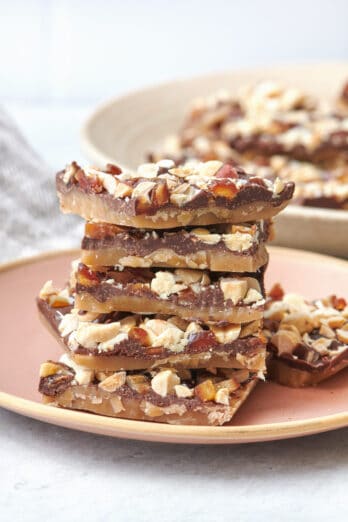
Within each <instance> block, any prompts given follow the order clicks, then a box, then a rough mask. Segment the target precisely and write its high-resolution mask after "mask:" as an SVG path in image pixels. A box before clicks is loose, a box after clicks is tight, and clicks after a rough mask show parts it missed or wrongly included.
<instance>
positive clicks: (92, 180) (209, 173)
mask: <svg viewBox="0 0 348 522" xmlns="http://www.w3.org/2000/svg"><path fill="white" fill-rule="evenodd" d="M57 191H58V196H59V199H60V204H61V209H62V211H63V212H72V213H76V214H79V215H80V216H82V217H84V218H85V219H87V220H91V219H93V220H96V221H104V222H107V223H112V224H116V225H121V226H130V227H135V228H151V229H154V228H155V229H160V228H175V227H182V226H189V225H202V226H205V225H209V224H215V223H237V224H238V223H243V222H245V221H258V220H261V219H270V218H271V217H273V216H274V215H276V214H278V213H279V212H280V211H281V210H282V209H283V208H284V207H285V206H286V205H287V204H288V202H289V201H290V199H291V197H292V194H293V191H294V184H293V183H283V182H280V181H279V180H278V182H277V183H276V184H275V183H273V182H272V181H270V180H262V179H260V178H257V177H255V176H253V175H249V174H246V173H245V172H244V170H243V169H241V168H239V167H232V166H231V165H230V164H223V163H222V162H220V161H208V162H206V163H198V162H194V163H191V164H186V165H185V166H181V167H176V166H175V165H174V162H173V161H171V160H162V161H160V162H158V163H146V164H144V165H141V166H140V167H139V168H138V170H137V172H130V171H125V170H122V169H121V168H119V167H117V166H115V165H108V166H107V167H106V169H104V170H99V169H96V168H86V169H82V168H81V167H79V166H78V165H77V164H76V163H72V164H71V165H69V166H68V167H67V168H66V169H65V170H64V171H62V172H59V173H58V174H57Z"/></svg>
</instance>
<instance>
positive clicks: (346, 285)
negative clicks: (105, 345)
mask: <svg viewBox="0 0 348 522" xmlns="http://www.w3.org/2000/svg"><path fill="white" fill-rule="evenodd" d="M77 256H78V253H77V252H60V253H57V252H53V253H51V254H46V255H42V256H38V257H34V258H31V259H27V260H24V261H19V262H16V263H10V264H8V265H3V266H2V267H0V295H1V299H0V317H1V321H2V323H1V345H0V350H1V364H0V407H1V406H2V407H3V408H7V409H9V410H12V411H15V412H17V413H20V414H22V415H27V416H28V417H33V418H35V419H39V420H42V421H45V422H49V423H51V424H57V425H59V426H65V427H67V428H72V429H76V430H82V431H89V432H92V433H99V434H102V435H110V436H113V437H123V438H130V439H141V440H153V441H159V442H183V443H190V444H193V443H203V442H204V443H209V444H234V443H239V442H254V441H266V440H276V439H284V438H289V437H299V436H303V435H309V434H312V433H320V432H323V431H328V430H333V429H336V428H340V427H343V426H348V379H347V377H348V370H347V371H343V372H341V373H340V374H338V375H337V376H336V377H334V378H332V379H330V380H328V381H327V382H325V383H323V384H321V385H319V386H317V387H316V388H307V389H299V390H295V389H291V388H285V387H283V386H279V385H276V384H272V383H260V384H258V386H257V387H256V389H255V390H254V391H253V392H252V394H251V395H250V397H249V398H248V400H247V401H246V403H245V404H244V405H243V406H242V408H241V409H240V410H239V412H238V413H237V415H236V416H235V417H234V419H233V422H232V423H231V424H230V425H225V426H220V427H201V426H169V425H166V424H157V423H151V422H139V421H128V420H123V419H112V418H108V417H99V416H96V415H91V414H89V413H82V412H75V411H68V410H63V409H58V408H53V407H50V406H46V405H43V404H41V397H40V395H39V393H38V391H37V386H38V369H39V365H40V363H41V362H42V361H44V360H46V359H55V358H58V357H59V356H60V354H61V347H60V346H59V344H58V343H57V342H56V340H55V339H53V337H52V336H51V335H50V334H49V333H48V332H47V331H46V329H45V328H44V327H43V326H42V324H41V322H40V321H39V318H38V314H37V311H36V306H35V295H37V293H38V291H39V288H40V287H41V286H42V284H43V282H44V281H46V280H47V279H53V280H54V282H55V283H56V284H57V285H58V284H64V282H65V281H66V279H67V274H68V272H69V265H70V262H71V260H72V259H74V258H76V257H77ZM276 281H282V283H283V284H284V286H285V288H286V289H287V290H289V291H294V292H302V293H303V294H304V295H305V296H307V297H308V298H314V297H317V296H324V295H328V294H330V293H332V292H334V293H337V294H341V295H348V262H347V261H339V260H337V259H334V258H329V257H325V256H320V255H317V254H310V253H307V252H301V251H296V250H289V249H283V248H270V265H269V269H268V272H267V285H268V287H270V285H271V284H273V283H274V282H276ZM14 289H20V291H19V292H18V291H14Z"/></svg>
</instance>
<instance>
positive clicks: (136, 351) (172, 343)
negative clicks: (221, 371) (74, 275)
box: [37, 287, 266, 372]
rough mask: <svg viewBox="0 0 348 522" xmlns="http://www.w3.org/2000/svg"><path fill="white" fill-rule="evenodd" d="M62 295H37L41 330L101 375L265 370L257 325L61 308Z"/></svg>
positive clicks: (255, 322)
mask: <svg viewBox="0 0 348 522" xmlns="http://www.w3.org/2000/svg"><path fill="white" fill-rule="evenodd" d="M44 288H45V287H44ZM65 293H66V290H63V291H61V292H59V291H57V292H56V293H55V294H52V293H51V294H49V293H47V292H46V293H44V292H41V297H40V298H38V301H37V304H38V309H39V312H40V316H41V318H42V319H43V321H44V323H45V326H47V327H48V328H49V330H51V332H52V333H53V335H54V336H55V337H56V338H57V339H58V340H59V341H60V342H61V343H62V344H63V346H64V348H65V350H66V351H67V352H68V353H69V356H70V357H71V359H72V360H73V361H74V362H75V363H77V364H81V365H83V366H85V367H88V368H92V369H95V370H103V371H118V370H127V371H128V370H142V369H152V368H158V367H161V366H168V367H174V366H175V367H176V368H207V367H226V368H247V369H249V370H252V371H256V372H258V371H259V372H263V371H264V370H265V355H266V345H265V342H264V337H263V336H261V335H260V333H259V332H260V327H261V321H254V322H252V323H247V324H243V325H240V324H226V323H223V324H208V325H203V324H199V323H195V322H189V321H185V320H183V319H180V318H178V317H168V316H144V315H131V314H126V313H122V312H121V313H120V312H113V313H110V314H96V313H90V312H81V311H79V310H77V309H76V308H73V307H72V306H71V304H70V302H67V303H66V305H65V306H64V300H63V299H62V298H60V297H59V296H60V294H62V295H65ZM71 299H73V298H71ZM50 303H52V304H50ZM55 304H58V305H60V306H55Z"/></svg>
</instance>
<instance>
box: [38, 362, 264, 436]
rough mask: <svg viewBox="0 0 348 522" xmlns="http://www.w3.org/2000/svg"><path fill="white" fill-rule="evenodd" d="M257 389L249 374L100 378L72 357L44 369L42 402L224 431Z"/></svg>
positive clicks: (122, 374) (170, 373) (110, 375)
mask: <svg viewBox="0 0 348 522" xmlns="http://www.w3.org/2000/svg"><path fill="white" fill-rule="evenodd" d="M256 383H257V376H256V375H255V374H253V373H250V372H249V371H248V370H231V369H223V370H212V371H211V372H209V371H206V370H194V371H190V370H181V371H180V370H174V369H162V370H158V371H151V372H141V373H139V372H124V371H121V372H115V373H113V372H109V373H104V372H95V371H93V370H90V369H86V368H84V367H83V366H79V365H77V364H75V363H74V362H73V361H71V360H70V359H69V357H68V356H67V355H63V356H62V358H61V360H60V362H54V361H47V362H45V363H43V364H42V365H41V367H40V384H39V391H40V393H42V395H43V401H44V402H45V403H48V404H51V405H52V406H58V407H62V408H69V409H73V410H83V411H88V412H92V413H96V414H99V415H107V416H110V417H118V418H123V419H132V420H147V421H152V422H163V423H168V424H182V425H185V424H189V425H212V426H214V425H222V424H225V423H226V422H228V421H230V420H231V419H232V417H233V415H234V413H235V412H236V411H237V409H238V408H239V407H240V405H241V404H242V403H243V402H244V401H245V399H246V398H247V396H248V395H249V393H250V392H251V390H252V389H253V388H254V386H255V385H256Z"/></svg>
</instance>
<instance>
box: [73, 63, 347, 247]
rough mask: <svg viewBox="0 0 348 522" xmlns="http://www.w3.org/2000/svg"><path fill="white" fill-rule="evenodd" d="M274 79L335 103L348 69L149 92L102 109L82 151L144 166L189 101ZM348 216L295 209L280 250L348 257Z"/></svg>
mask: <svg viewBox="0 0 348 522" xmlns="http://www.w3.org/2000/svg"><path fill="white" fill-rule="evenodd" d="M265 79H273V80H277V81H280V82H282V83H283V84H285V85H294V86H298V87H300V88H302V89H305V90H306V91H308V92H310V93H313V94H314V95H316V96H318V97H319V98H320V97H322V98H325V99H328V100H330V99H333V98H334V97H335V96H336V95H337V93H338V91H339V89H340V88H341V87H342V85H343V82H344V80H347V79H348V64H347V63H326V64H316V65H301V66H298V65H297V66H294V65H288V66H282V67H272V68H262V69H251V70H244V71H232V72H226V73H219V74H212V75H209V76H201V77H197V78H191V79H188V80H180V81H175V82H171V83H167V84H163V85H159V86H156V87H151V88H148V89H144V90H142V91H138V92H135V93H131V94H128V95H126V96H123V97H121V98H116V99H114V100H111V101H109V102H107V103H105V104H104V105H102V106H100V107H98V108H97V109H96V111H95V112H94V113H93V114H92V116H91V117H90V118H89V120H88V121H87V122H86V124H85V125H84V127H83V129H82V133H81V143H82V149H83V151H84V153H85V154H86V156H87V158H88V159H89V160H90V161H91V162H92V163H93V164H96V165H101V166H102V165H103V164H105V163H107V162H116V163H119V164H122V165H124V166H128V167H136V166H137V165H138V164H139V163H144V161H145V155H146V152H148V151H150V150H151V149H153V147H154V146H156V145H157V144H158V143H160V142H161V140H162V139H163V137H164V136H166V135H167V134H170V133H172V132H175V131H176V130H177V129H178V128H179V127H180V125H181V123H182V121H183V117H184V113H185V109H186V107H187V105H188V104H189V102H190V100H192V99H193V98H195V97H196V96H200V95H203V96H204V95H207V94H209V93H211V92H214V91H216V90H217V89H219V88H225V87H226V88H228V89H230V90H231V91H232V92H233V91H237V90H238V89H239V88H240V87H241V86H243V85H245V84H253V83H255V82H257V81H260V80H265ZM347 232H348V212H345V211H337V210H326V209H323V210H322V209H315V208H313V209H311V208H301V207H297V206H296V207H295V206H293V207H291V208H288V209H287V210H286V211H285V212H283V213H282V215H281V216H279V218H277V244H279V245H283V246H292V247H296V248H303V249H306V250H314V251H316V252H322V253H327V254H332V255H338V256H343V257H348V241H347V240H346V237H347Z"/></svg>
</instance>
